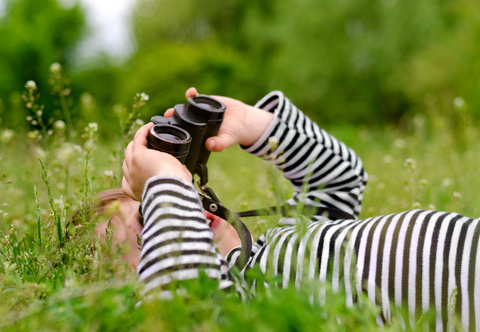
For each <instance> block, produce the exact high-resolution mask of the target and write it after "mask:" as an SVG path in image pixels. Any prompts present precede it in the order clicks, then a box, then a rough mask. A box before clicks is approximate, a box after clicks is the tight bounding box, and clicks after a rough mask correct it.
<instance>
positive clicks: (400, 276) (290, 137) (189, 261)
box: [122, 88, 480, 331]
mask: <svg viewBox="0 0 480 332" xmlns="http://www.w3.org/2000/svg"><path fill="white" fill-rule="evenodd" d="M196 94H197V91H196V90H195V89H194V88H190V89H189V90H188V91H187V93H186V96H187V99H188V98H189V97H191V96H194V95H196ZM215 98H218V99H219V100H220V101H222V102H223V103H224V104H225V105H226V106H227V110H226V113H225V119H224V122H223V124H222V127H221V129H220V132H219V135H218V136H217V137H212V138H209V139H208V140H207V141H206V147H207V149H209V150H210V151H216V152H220V151H222V150H223V149H225V148H227V147H229V146H231V145H234V144H240V145H241V146H242V148H243V149H244V150H246V151H247V152H250V153H252V154H254V155H256V156H259V157H263V158H264V159H266V160H268V161H270V162H271V163H273V164H274V165H276V167H278V168H279V169H281V170H282V171H283V172H284V173H283V174H284V176H285V177H286V178H288V179H289V180H290V181H291V183H292V185H293V187H294V189H295V193H294V195H293V197H292V198H291V199H290V200H289V201H288V202H287V203H288V204H291V205H296V204H298V203H299V202H303V203H305V204H307V205H313V206H318V207H329V208H336V209H339V210H341V211H343V212H344V213H347V214H349V215H351V218H348V219H341V220H332V219H329V218H328V217H325V216H322V215H313V216H312V217H311V218H310V219H311V220H309V221H308V225H307V229H306V231H303V232H302V233H299V232H296V226H295V225H287V226H282V227H276V228H274V229H270V230H269V231H267V233H266V234H264V235H262V236H261V237H260V238H259V239H258V240H257V241H256V242H255V244H254V247H253V249H252V255H251V257H250V259H249V261H248V262H247V265H246V267H245V268H244V271H245V269H249V268H251V267H253V266H254V265H255V264H259V265H260V269H261V271H262V272H264V273H265V272H266V271H267V270H269V271H273V274H282V276H283V281H282V286H283V287H287V286H288V285H289V284H291V283H292V284H293V283H294V284H295V285H297V286H298V285H299V284H300V283H301V281H302V279H303V280H305V279H308V280H314V279H315V280H320V281H329V282H331V283H332V287H333V290H334V291H336V290H339V288H340V287H342V288H344V289H345V292H346V296H347V298H346V301H347V304H349V305H352V304H353V301H354V294H355V292H360V291H363V292H365V293H366V294H367V295H368V297H369V298H370V299H371V301H372V302H373V303H376V304H378V305H380V306H381V308H382V311H381V315H379V317H378V318H377V321H378V323H379V324H380V325H383V324H384V323H385V321H388V320H389V319H390V312H391V307H390V306H391V305H396V306H404V307H406V308H408V312H409V321H407V322H405V323H406V325H407V326H408V325H410V326H411V327H414V326H415V325H414V324H415V322H416V321H417V320H418V319H419V318H420V317H421V315H422V314H423V313H425V312H426V311H428V310H429V309H431V308H433V309H435V311H436V324H435V327H434V328H435V329H436V330H438V331H442V330H445V329H447V313H448V306H447V304H448V297H449V295H450V294H451V293H452V291H453V290H454V288H455V287H456V288H457V291H458V295H457V304H456V311H457V314H458V315H459V317H460V318H461V322H462V325H463V327H464V328H465V330H469V329H470V330H475V329H476V327H477V325H479V324H480V273H475V271H476V270H478V269H479V268H480V255H479V254H478V251H479V250H480V247H479V246H478V239H479V234H480V225H479V219H470V218H467V217H463V216H460V215H458V214H456V213H444V212H436V211H423V210H413V211H406V212H403V213H398V214H392V215H388V216H379V217H375V218H369V219H366V220H358V215H359V213H360V210H361V202H362V198H363V196H362V192H363V190H364V189H365V185H366V183H367V173H366V172H365V171H364V169H363V165H362V162H361V160H360V158H359V157H358V156H357V155H356V154H355V153H354V151H353V150H351V149H350V148H348V147H346V146H345V145H344V144H343V143H341V142H339V141H337V140H336V139H335V138H334V137H332V136H330V135H328V134H327V133H326V132H325V131H323V130H322V129H320V128H319V127H318V126H317V125H316V124H315V123H313V122H312V121H311V120H310V119H309V118H308V117H307V116H305V115H304V114H303V113H302V112H301V111H299V110H298V109H297V108H296V107H295V106H294V105H293V104H292V103H291V102H290V101H289V100H288V99H287V98H285V97H284V95H283V94H282V93H281V92H272V93H270V94H268V95H267V96H265V97H264V98H263V99H262V100H261V101H259V102H258V103H257V105H256V106H255V107H251V106H248V105H245V104H243V103H242V102H240V101H237V100H234V99H230V98H225V97H215ZM172 114H173V110H168V111H167V112H166V114H165V116H166V117H169V116H172ZM152 125H153V124H152V123H149V124H147V125H145V126H143V127H142V128H141V129H140V130H139V131H138V132H137V133H136V135H135V138H134V140H133V142H131V143H130V144H129V145H128V147H127V150H126V152H125V161H124V164H123V172H124V178H123V184H122V187H123V191H124V193H125V194H126V195H128V196H129V197H131V198H132V199H134V200H137V201H141V207H142V212H143V215H144V218H145V226H144V228H143V231H142V242H143V247H142V251H141V255H140V263H139V265H138V274H139V278H140V280H142V281H144V282H145V283H146V286H145V287H146V291H150V290H153V289H156V288H158V287H162V286H163V285H166V284H168V283H170V282H171V281H172V280H186V279H194V278H196V277H198V272H199V270H203V271H205V273H206V274H207V275H208V276H209V277H211V278H214V279H218V280H220V287H221V288H226V287H230V286H231V285H232V281H231V280H230V276H229V273H228V268H229V267H231V266H232V265H233V264H234V263H235V261H236V259H237V258H238V256H239V250H240V249H239V244H240V241H239V238H238V235H237V234H236V232H235V231H234V230H233V229H232V228H231V226H230V225H228V223H226V222H225V221H224V220H221V219H220V220H219V219H218V218H217V219H216V218H215V217H214V216H212V215H208V216H207V217H208V219H209V220H210V225H211V226H212V227H210V226H209V221H207V217H206V216H205V214H204V211H203V208H202V205H201V203H200V200H199V197H198V194H197V192H196V190H195V188H194V187H193V185H192V176H191V174H190V173H189V172H188V170H187V169H186V168H185V167H184V166H183V165H181V164H180V163H179V162H178V160H176V159H175V158H174V157H172V156H170V155H168V154H165V153H161V152H158V151H155V150H149V149H147V148H146V146H145V145H146V137H147V134H148V130H149V129H150V127H151V126H152ZM212 221H213V222H212ZM280 221H281V222H285V223H292V222H294V220H291V219H286V218H283V219H282V220H280ZM212 229H213V232H212ZM305 261H306V262H307V263H306V264H305ZM351 264H355V269H353V270H352V269H350V268H349V267H350V265H351ZM344 266H345V267H346V268H343V267H344ZM244 271H242V272H244ZM327 276H328V278H327ZM430 328H432V327H430Z"/></svg>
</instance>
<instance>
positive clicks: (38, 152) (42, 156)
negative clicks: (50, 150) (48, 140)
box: [33, 146, 47, 160]
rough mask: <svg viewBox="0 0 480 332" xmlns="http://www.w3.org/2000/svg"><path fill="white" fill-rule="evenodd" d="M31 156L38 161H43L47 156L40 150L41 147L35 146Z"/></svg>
mask: <svg viewBox="0 0 480 332" xmlns="http://www.w3.org/2000/svg"><path fill="white" fill-rule="evenodd" d="M33 154H34V155H35V156H36V157H37V158H40V159H43V160H45V157H46V156H47V154H46V153H45V151H43V150H42V148H41V147H39V146H37V147H36V148H35V149H34V150H33Z"/></svg>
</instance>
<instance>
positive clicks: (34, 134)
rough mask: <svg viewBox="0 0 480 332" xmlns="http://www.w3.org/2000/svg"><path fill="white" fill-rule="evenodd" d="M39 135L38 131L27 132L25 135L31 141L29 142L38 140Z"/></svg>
mask: <svg viewBox="0 0 480 332" xmlns="http://www.w3.org/2000/svg"><path fill="white" fill-rule="evenodd" d="M39 134H40V133H39V132H38V130H33V131H29V132H28V133H27V138H28V139H31V140H36V139H37V138H38V136H39Z"/></svg>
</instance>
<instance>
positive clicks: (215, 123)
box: [147, 95, 226, 185]
mask: <svg viewBox="0 0 480 332" xmlns="http://www.w3.org/2000/svg"><path fill="white" fill-rule="evenodd" d="M225 109H226V107H225V105H224V104H223V103H222V102H220V101H219V100H216V99H215V98H212V97H210V96H206V95H196V96H194V97H191V98H190V99H188V103H187V104H178V105H175V112H174V115H173V117H171V118H165V117H163V116H154V117H152V119H151V120H152V122H153V123H154V124H155V125H154V126H153V127H152V128H151V129H150V132H149V133H148V137H147V147H148V148H149V149H155V150H158V151H161V152H166V153H169V154H171V155H172V156H174V157H175V158H177V159H178V160H179V161H180V162H181V163H182V164H184V165H185V166H186V167H187V169H188V170H189V171H190V173H192V175H194V174H197V175H198V176H199V177H200V184H201V185H205V184H206V183H207V182H208V172H207V167H206V164H207V161H208V157H209V156H210V151H208V150H207V149H206V148H205V141H206V140H207V139H208V138H209V137H212V136H217V134H218V131H219V130H220V126H221V125H222V122H223V115H224V113H225Z"/></svg>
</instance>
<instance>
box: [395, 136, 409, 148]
mask: <svg viewBox="0 0 480 332" xmlns="http://www.w3.org/2000/svg"><path fill="white" fill-rule="evenodd" d="M406 145H407V143H406V142H405V140H404V139H401V138H397V139H395V140H394V141H393V146H395V147H397V148H399V149H403V148H404V147H405V146H406Z"/></svg>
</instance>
